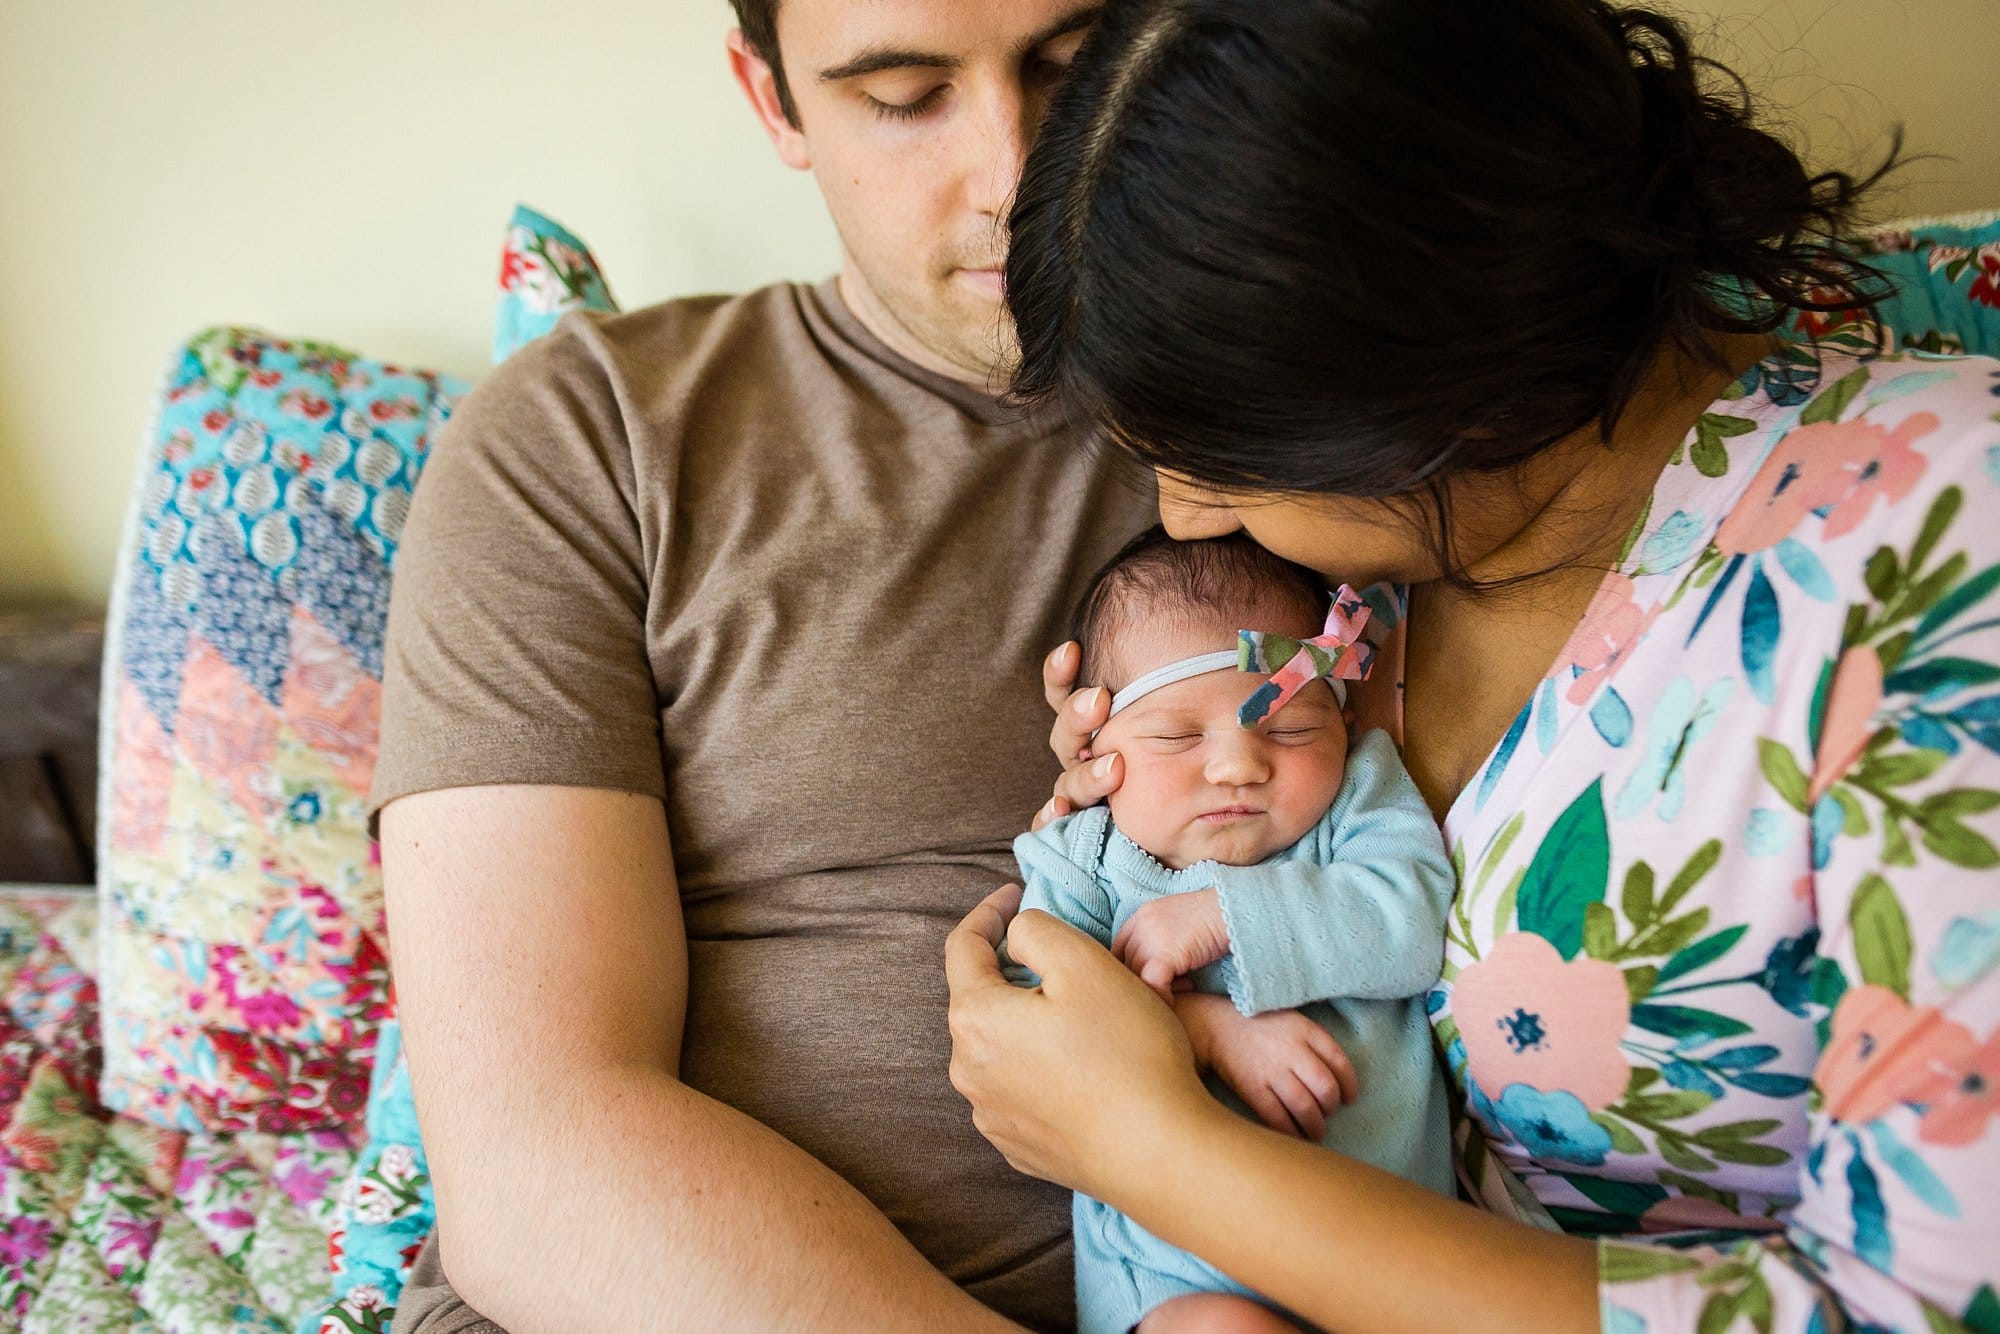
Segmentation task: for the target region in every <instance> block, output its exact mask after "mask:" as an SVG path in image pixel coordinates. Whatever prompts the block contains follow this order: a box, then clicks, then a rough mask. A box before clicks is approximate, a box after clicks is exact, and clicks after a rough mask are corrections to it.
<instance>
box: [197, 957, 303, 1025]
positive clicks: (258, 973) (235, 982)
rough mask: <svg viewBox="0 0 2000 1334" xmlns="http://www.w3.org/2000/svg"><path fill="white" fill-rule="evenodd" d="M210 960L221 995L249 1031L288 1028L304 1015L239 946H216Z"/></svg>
mask: <svg viewBox="0 0 2000 1334" xmlns="http://www.w3.org/2000/svg"><path fill="white" fill-rule="evenodd" d="M213 962H214V964H215V976H216V979H217V981H219V982H220V983H221V986H222V995H223V998H224V999H225V1000H227V1001H228V1003H229V1006H230V1008H231V1009H233V1010H234V1011H235V1012H236V1013H237V1015H238V1016H239V1017H240V1018H241V1019H242V1021H243V1026H244V1027H245V1028H247V1029H249V1030H250V1031H251V1032H253V1033H256V1032H260V1031H281V1030H285V1029H289V1028H292V1027H293V1026H295V1025H296V1024H297V1023H298V1022H299V1020H300V1019H301V1018H302V1017H303V1012H302V1011H301V1010H300V1009H299V1006H298V1003H297V1002H296V1001H294V1000H293V999H292V998H291V997H290V996H287V995H286V994H285V993H284V992H283V991H282V990H280V989H279V988H278V987H276V986H274V985H272V978H271V976H270V974H269V973H267V972H266V971H265V970H264V969H262V968H261V967H259V966H258V965H257V962H256V961H255V960H254V959H253V958H252V957H251V956H250V955H249V954H248V953H247V952H246V951H245V950H243V949H242V948H241V947H240V946H236V945H218V946H216V947H215V954H214V960H213Z"/></svg>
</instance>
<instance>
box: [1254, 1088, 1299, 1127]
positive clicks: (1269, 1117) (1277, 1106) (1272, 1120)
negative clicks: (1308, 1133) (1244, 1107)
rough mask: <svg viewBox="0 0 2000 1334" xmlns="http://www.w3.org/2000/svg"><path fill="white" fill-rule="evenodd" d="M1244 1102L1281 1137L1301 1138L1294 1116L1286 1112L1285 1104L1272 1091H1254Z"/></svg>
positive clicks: (1265, 1089)
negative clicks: (1293, 1119)
mask: <svg viewBox="0 0 2000 1334" xmlns="http://www.w3.org/2000/svg"><path fill="white" fill-rule="evenodd" d="M1243 1101H1244V1102H1246V1103H1248V1104H1249V1106H1250V1110H1251V1111H1253V1112H1255V1113H1257V1119H1258V1120H1259V1121H1262V1122H1263V1123H1264V1124H1265V1125H1267V1126H1269V1127H1270V1128H1271V1129H1273V1130H1275V1131H1277V1132H1278V1133H1279V1134H1280V1135H1290V1136H1291V1137H1292V1138H1293V1139H1297V1138H1299V1128H1298V1126H1297V1125H1296V1124H1294V1122H1293V1121H1292V1114H1291V1113H1290V1112H1288V1111H1286V1110H1285V1104H1284V1103H1282V1102H1280V1101H1279V1100H1278V1095H1277V1094H1275V1093H1273V1092H1271V1090H1270V1089H1267V1088H1264V1089H1252V1090H1250V1092H1249V1095H1248V1096H1246V1097H1245V1098H1244V1099H1243Z"/></svg>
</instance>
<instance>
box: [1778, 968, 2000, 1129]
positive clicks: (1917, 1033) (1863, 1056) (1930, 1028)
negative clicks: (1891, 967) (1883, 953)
mask: <svg viewBox="0 0 2000 1334" xmlns="http://www.w3.org/2000/svg"><path fill="white" fill-rule="evenodd" d="M1971 1046H1972V1035H1971V1034H1970V1033H1968V1032H1967V1031H1966V1030H1965V1028H1964V1026H1963V1025H1960V1024H1954V1023H1951V1022H1950V1021H1948V1020H1946V1019H1945V1018H1944V1016H1943V1015H1941V1014H1939V1013H1938V1011H1937V1009H1936V1008H1935V1007H1934V1006H1928V1005H1926V1006H1922V1007H1920V1008H1913V1007H1912V1006H1911V1005H1910V1003H1909V1002H1908V1001H1906V1000H1904V999H1903V998H1902V997H1901V996H1898V995H1897V994H1896V993H1895V992H1893V991H1891V990H1889V989H1888V988H1887V987H1879V986H1874V985H1872V984H1871V985H1868V986H1861V987H1856V988H1855V989H1854V990H1852V991H1850V992H1848V993H1847V994H1846V995H1845V996H1842V997H1841V998H1840V1004H1839V1005H1838V1006H1836V1007H1835V1008H1834V1011H1833V1039H1832V1041H1830V1042H1828V1043H1827V1047H1826V1050H1825V1051H1824V1052H1822V1053H1821V1054H1820V1058H1819V1068H1818V1069H1816V1070H1815V1071H1814V1072H1813V1082H1814V1083H1816V1084H1818V1085H1819V1091H1820V1094H1821V1096H1822V1097H1823V1098H1824V1099H1825V1104H1824V1105H1825V1109H1826V1114H1827V1115H1828V1116H1830V1117H1832V1118H1833V1119H1834V1120H1836V1121H1845V1122H1847V1123H1848V1124H1850V1125H1861V1124H1864V1123H1866V1122H1869V1121H1873V1120H1875V1119H1876V1118H1877V1117H1879V1116H1881V1115H1882V1114H1883V1113H1884V1112H1886V1111H1888V1110H1889V1109H1890V1108H1892V1107H1894V1106H1896V1105H1897V1104H1898V1103H1902V1102H1913V1101H1922V1100H1924V1099H1925V1098H1927V1097H1928V1096H1929V1095H1930V1094H1931V1093H1933V1092H1934V1091H1941V1085H1942V1082H1943V1081H1942V1080H1941V1079H1940V1069H1939V1063H1940V1058H1943V1060H1944V1063H1945V1064H1946V1065H1947V1066H1949V1065H1950V1064H1951V1063H1952V1062H1951V1060H1950V1056H1951V1054H1952V1053H1954V1052H1959V1051H1963V1050H1965V1049H1967V1048H1970V1047H1971Z"/></svg>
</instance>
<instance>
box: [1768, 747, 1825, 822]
mask: <svg viewBox="0 0 2000 1334" xmlns="http://www.w3.org/2000/svg"><path fill="white" fill-rule="evenodd" d="M1757 762H1758V763H1759V764H1761V765H1762V766H1763V769H1764V777H1765V778H1767V779H1769V780H1770V783H1771V786H1772V787H1774V788H1776V789H1777V791H1778V795H1779V796H1780V797H1782V798H1784V801H1785V804H1786V805H1787V806H1790V807H1791V808H1792V809H1793V810H1795V811H1798V812H1799V813H1800V814H1804V813H1805V809H1806V793H1807V792H1808V790H1809V789H1810V788H1811V786H1812V780H1811V779H1809V778H1807V777H1806V773H1805V770H1803V769H1801V768H1799V762H1798V761H1797V760H1795V759H1793V758H1792V751H1791V748H1790V747H1789V746H1786V745H1785V744H1784V743H1782V742H1778V741H1773V740H1771V738H1769V737H1764V736H1760V737H1758V738H1757Z"/></svg>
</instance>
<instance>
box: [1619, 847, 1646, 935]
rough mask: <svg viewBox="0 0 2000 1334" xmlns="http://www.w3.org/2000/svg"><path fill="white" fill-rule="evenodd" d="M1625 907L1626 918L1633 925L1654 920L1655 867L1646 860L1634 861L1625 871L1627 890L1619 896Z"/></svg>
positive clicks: (1640, 924)
mask: <svg viewBox="0 0 2000 1334" xmlns="http://www.w3.org/2000/svg"><path fill="white" fill-rule="evenodd" d="M1619 902H1621V903H1622V904H1623V905H1624V907H1625V920H1626V921H1628V922H1630V923H1631V924H1632V925H1633V926H1644V925H1645V924H1646V923H1648V922H1650V921H1652V920H1653V868H1652V867H1650V866H1648V865H1646V863H1644V862H1633V863H1632V867H1631V869H1630V870H1628V871H1626V872H1625V891H1624V893H1623V894H1621V895H1620V896H1619Z"/></svg>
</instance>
